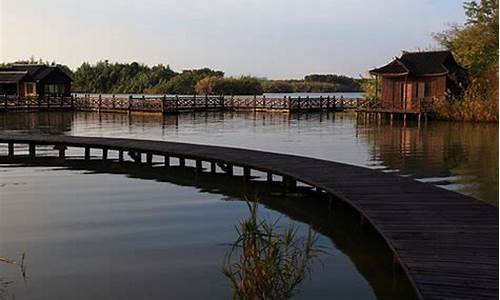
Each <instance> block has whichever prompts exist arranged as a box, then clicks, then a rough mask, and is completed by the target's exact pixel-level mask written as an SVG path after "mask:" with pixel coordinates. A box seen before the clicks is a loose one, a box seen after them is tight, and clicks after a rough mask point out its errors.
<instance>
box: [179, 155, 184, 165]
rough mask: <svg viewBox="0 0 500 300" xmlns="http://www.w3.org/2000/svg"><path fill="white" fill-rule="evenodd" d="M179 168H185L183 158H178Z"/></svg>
mask: <svg viewBox="0 0 500 300" xmlns="http://www.w3.org/2000/svg"><path fill="white" fill-rule="evenodd" d="M179 166H181V167H185V166H186V159H185V158H183V157H179Z"/></svg>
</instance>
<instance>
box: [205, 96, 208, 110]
mask: <svg viewBox="0 0 500 300" xmlns="http://www.w3.org/2000/svg"><path fill="white" fill-rule="evenodd" d="M205 110H206V111H207V110H208V95H207V94H205Z"/></svg>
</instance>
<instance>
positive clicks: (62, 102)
mask: <svg viewBox="0 0 500 300" xmlns="http://www.w3.org/2000/svg"><path fill="white" fill-rule="evenodd" d="M60 105H61V106H60V108H63V106H64V96H63V95H61V103H60Z"/></svg>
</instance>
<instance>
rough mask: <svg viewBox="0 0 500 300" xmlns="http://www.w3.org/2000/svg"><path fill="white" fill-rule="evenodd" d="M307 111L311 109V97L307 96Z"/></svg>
mask: <svg viewBox="0 0 500 300" xmlns="http://www.w3.org/2000/svg"><path fill="white" fill-rule="evenodd" d="M305 107H306V109H311V104H310V102H309V95H308V96H306V105H305Z"/></svg>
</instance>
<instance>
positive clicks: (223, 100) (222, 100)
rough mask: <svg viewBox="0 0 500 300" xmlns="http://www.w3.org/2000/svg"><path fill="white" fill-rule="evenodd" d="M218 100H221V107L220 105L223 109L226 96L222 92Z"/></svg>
mask: <svg viewBox="0 0 500 300" xmlns="http://www.w3.org/2000/svg"><path fill="white" fill-rule="evenodd" d="M220 101H221V107H222V110H225V106H226V103H225V102H226V98H225V96H224V94H222V95H221V98H220Z"/></svg>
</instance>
